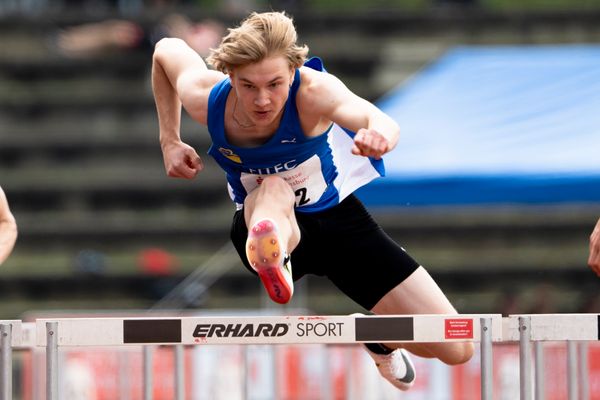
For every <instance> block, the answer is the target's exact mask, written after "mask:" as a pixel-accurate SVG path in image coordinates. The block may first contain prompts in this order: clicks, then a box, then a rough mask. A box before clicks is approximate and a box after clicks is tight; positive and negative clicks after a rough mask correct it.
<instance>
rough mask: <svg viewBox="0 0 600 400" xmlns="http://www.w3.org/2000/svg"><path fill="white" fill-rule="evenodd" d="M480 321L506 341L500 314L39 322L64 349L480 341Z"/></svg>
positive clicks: (40, 336) (496, 338)
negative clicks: (52, 328)
mask: <svg viewBox="0 0 600 400" xmlns="http://www.w3.org/2000/svg"><path fill="white" fill-rule="evenodd" d="M481 318H490V319H491V320H492V325H491V328H492V329H491V331H492V341H501V340H502V316H501V315H500V314H461V315H412V316H400V315H386V316H380V315H378V316H371V315H370V316H360V315H350V316H261V317H233V316H227V317H182V318H59V319H38V320H36V324H37V332H38V335H37V344H38V345H39V346H45V345H46V336H45V335H43V334H40V332H45V330H46V323H47V322H56V323H57V341H58V345H59V346H118V345H135V344H138V345H139V344H178V343H181V344H304V343H305V344H311V343H312V344H316V343H324V344H326V343H332V344H333V343H336V344H344V343H364V342H384V343H385V342H449V341H480V337H481V325H480V319H481Z"/></svg>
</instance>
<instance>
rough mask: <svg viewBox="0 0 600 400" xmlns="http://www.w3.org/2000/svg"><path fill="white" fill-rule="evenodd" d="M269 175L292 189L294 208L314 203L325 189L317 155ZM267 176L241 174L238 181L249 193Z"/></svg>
mask: <svg viewBox="0 0 600 400" xmlns="http://www.w3.org/2000/svg"><path fill="white" fill-rule="evenodd" d="M271 175H276V176H279V177H281V178H283V179H284V180H285V181H286V182H287V183H288V184H289V185H290V186H291V187H292V190H294V193H295V194H296V207H302V206H306V205H309V204H314V203H316V202H317V201H318V200H319V199H320V198H321V196H322V195H323V193H325V190H326V189H327V184H326V183H325V178H324V177H323V173H322V172H321V159H320V158H319V157H318V156H317V155H314V156H312V157H311V158H309V159H308V160H306V161H304V162H303V163H301V164H298V165H297V166H296V167H294V168H292V169H289V170H287V171H282V172H278V173H276V174H271ZM267 176H270V175H263V174H251V173H246V172H242V174H241V176H240V180H241V182H242V185H243V186H244V189H246V192H247V193H250V192H252V191H253V190H254V189H256V188H257V187H258V186H259V185H260V184H261V183H262V181H263V179H264V178H265V177H267Z"/></svg>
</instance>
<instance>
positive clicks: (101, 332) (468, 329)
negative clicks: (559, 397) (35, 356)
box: [36, 314, 503, 400]
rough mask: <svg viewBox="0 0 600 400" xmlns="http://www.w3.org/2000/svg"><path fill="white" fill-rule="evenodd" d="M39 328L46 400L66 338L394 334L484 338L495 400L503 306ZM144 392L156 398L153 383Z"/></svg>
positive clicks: (411, 338) (411, 339) (487, 398)
mask: <svg viewBox="0 0 600 400" xmlns="http://www.w3.org/2000/svg"><path fill="white" fill-rule="evenodd" d="M36 330H37V332H39V334H38V335H37V345H38V346H45V347H46V357H47V361H46V368H47V371H46V374H47V378H46V382H47V386H46V399H47V400H58V399H59V393H58V349H59V347H63V346H123V345H143V346H148V345H219V344H225V345H228V344H242V345H247V344H270V345H273V344H352V343H393V342H403V343H427V342H436V343H441V342H480V345H481V374H482V375H481V376H482V384H481V398H482V400H491V399H492V342H500V341H502V330H503V322H502V316H501V315H500V314H460V315H386V316H381V315H377V316H374V315H369V316H361V315H348V316H262V317H175V318H164V317H161V318H60V319H38V320H36ZM41 332H46V335H45V336H44V335H42V334H41ZM144 379H151V377H150V376H147V375H146V374H145V376H144ZM145 387H146V385H145ZM144 399H151V390H146V391H145V395H144Z"/></svg>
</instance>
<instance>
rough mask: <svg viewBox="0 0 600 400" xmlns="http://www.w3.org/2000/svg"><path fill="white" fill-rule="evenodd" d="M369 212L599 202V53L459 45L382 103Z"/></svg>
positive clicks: (366, 191)
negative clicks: (382, 132)
mask: <svg viewBox="0 0 600 400" xmlns="http://www.w3.org/2000/svg"><path fill="white" fill-rule="evenodd" d="M377 105H378V106H379V107H380V108H381V109H382V110H383V111H385V112H386V113H387V114H389V115H391V116H392V117H393V118H394V119H395V120H396V121H397V122H398V123H399V125H400V128H401V137H400V142H399V143H398V146H397V147H396V149H395V150H394V151H393V152H391V153H390V154H388V155H386V156H385V163H386V177H384V178H380V179H377V180H376V181H374V182H372V183H371V184H369V185H368V186H367V187H365V188H362V189H360V190H359V191H358V195H359V197H360V198H361V199H362V200H363V201H364V202H365V203H366V204H368V205H372V206H404V205H468V204H554V203H582V202H583V203H586V202H594V203H600V46H587V45H585V46H584V45H568V46H518V47H514V46H507V47H470V46H469V47H458V48H455V49H452V50H450V51H449V52H447V53H446V54H445V55H444V56H442V57H441V58H440V59H438V60H437V61H436V62H435V63H433V64H431V65H429V66H428V67H427V68H425V69H424V70H423V71H421V72H420V73H419V74H417V75H416V76H415V77H414V78H413V79H411V80H410V81H408V82H407V83H405V84H403V85H401V86H400V87H398V88H397V89H395V90H393V91H392V92H391V93H389V94H388V95H386V96H385V97H384V98H383V99H381V101H379V102H378V104H377Z"/></svg>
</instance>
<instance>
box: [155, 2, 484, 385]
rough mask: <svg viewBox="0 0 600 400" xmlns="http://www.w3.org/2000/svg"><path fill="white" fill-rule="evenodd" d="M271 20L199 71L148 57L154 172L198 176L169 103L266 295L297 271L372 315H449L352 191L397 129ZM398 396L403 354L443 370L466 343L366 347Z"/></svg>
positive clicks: (175, 45)
mask: <svg viewBox="0 0 600 400" xmlns="http://www.w3.org/2000/svg"><path fill="white" fill-rule="evenodd" d="M296 40H297V34H296V30H295V28H294V25H293V22H292V20H291V19H290V18H289V17H288V16H286V15H285V14H284V13H278V12H270V13H260V14H258V13H253V14H252V15H250V16H249V17H248V18H247V19H246V20H244V21H243V22H242V24H241V25H240V26H238V27H236V28H234V29H230V30H229V33H228V34H227V35H226V36H225V37H224V38H223V40H222V42H221V44H220V46H219V47H218V48H217V49H214V50H212V52H211V54H210V56H209V57H208V59H207V61H208V63H209V64H211V65H212V67H213V68H214V69H208V68H207V66H206V64H205V63H204V61H203V60H202V58H201V57H200V56H198V54H196V53H195V52H194V51H193V50H192V49H190V48H189V47H188V46H187V45H186V44H185V43H184V42H183V41H181V40H178V39H163V40H161V41H160V42H159V43H158V44H157V45H156V48H155V52H154V57H153V71H152V84H153V91H154V98H155V102H156V106H157V111H158V120H159V130H160V144H161V148H162V152H163V158H164V163H165V168H166V171H167V174H168V175H169V176H171V177H178V178H186V179H192V178H194V177H195V176H196V174H198V172H200V171H201V170H202V168H203V164H202V160H201V159H200V157H199V156H198V154H197V153H196V151H195V150H194V149H193V148H192V147H190V146H189V145H187V144H185V143H183V142H182V141H181V138H180V132H179V130H180V122H181V107H182V106H183V108H185V110H186V111H187V113H188V114H189V115H190V116H191V117H192V118H193V119H194V120H195V121H197V122H198V123H200V124H203V125H207V126H208V131H209V133H210V136H211V139H212V146H211V147H210V149H209V151H208V153H209V154H210V155H211V156H212V157H214V159H215V160H216V162H217V163H218V164H219V165H220V166H221V168H222V169H223V170H224V171H225V173H226V177H227V184H228V190H229V193H230V195H231V198H232V200H233V202H234V203H235V204H236V208H237V211H236V212H235V214H234V216H233V223H232V229H231V239H232V241H233V244H234V245H235V247H236V249H237V250H238V252H239V254H240V257H241V259H242V261H243V263H244V265H245V266H246V268H248V269H249V270H250V271H252V272H253V273H255V274H257V275H258V276H259V278H260V279H261V281H262V283H263V285H264V287H265V289H266V290H267V292H268V294H269V296H270V297H271V299H272V300H273V301H275V302H277V303H287V302H288V301H289V300H290V298H291V297H292V295H293V290H294V281H295V280H298V279H300V278H301V277H302V276H303V275H305V274H316V275H320V276H325V277H327V278H328V279H330V280H331V281H332V282H333V283H334V284H335V285H336V286H337V287H338V288H339V289H340V290H341V291H342V292H343V293H345V294H346V295H348V296H349V297H350V298H352V299H353V300H354V301H356V302H357V303H358V304H360V305H362V306H363V307H364V308H366V309H367V310H371V311H372V312H373V313H375V314H434V313H436V314H454V313H456V310H455V309H454V307H453V306H452V305H451V304H450V302H449V301H448V299H447V298H446V296H445V295H444V294H443V293H442V291H441V290H440V288H439V287H438V286H437V284H436V283H435V282H434V281H433V279H432V278H431V276H430V275H429V273H428V272H427V271H426V270H425V269H424V268H423V267H422V266H420V265H419V264H418V263H417V262H416V261H414V260H413V259H412V258H411V257H410V256H409V255H408V254H407V253H406V252H405V251H404V249H402V248H401V247H400V246H399V245H398V244H396V243H394V241H392V240H391V239H390V238H389V237H388V236H387V235H386V234H385V232H384V231H383V230H382V229H381V227H379V225H378V224H377V223H376V222H375V221H374V220H373V218H372V217H371V216H370V215H369V213H368V212H367V210H366V209H365V208H364V206H363V205H362V204H361V202H360V201H359V200H358V199H357V198H356V197H355V196H354V195H353V194H352V193H353V192H354V191H355V190H356V189H357V188H359V187H361V186H363V185H365V184H367V183H368V182H370V181H371V180H373V179H374V178H376V177H379V176H382V175H383V173H384V168H383V160H382V156H383V155H384V154H386V153H388V152H390V151H391V150H392V149H394V147H396V144H397V142H398V138H399V132H400V129H399V127H398V124H397V123H396V122H395V121H393V120H392V119H391V118H390V117H389V116H387V115H386V114H384V113H383V112H382V111H380V110H379V109H378V108H377V107H375V106H374V105H373V104H371V103H369V102H368V101H366V100H364V99H362V98H360V97H358V96H356V95H355V94H354V93H352V92H351V91H350V90H349V89H348V88H347V87H346V86H345V85H344V84H343V83H342V82H341V81H340V80H339V79H337V78H336V77H335V76H333V75H331V74H329V73H327V72H326V71H325V69H324V68H323V65H322V63H321V61H320V60H319V59H316V58H312V59H310V60H308V61H306V56H307V53H308V48H307V47H306V46H300V45H298V44H297V43H296ZM366 347H367V348H368V352H369V354H370V355H371V356H372V357H373V359H374V360H375V362H376V364H377V366H378V368H379V371H380V373H381V374H382V376H384V377H385V378H386V379H387V380H388V381H390V382H391V383H392V384H393V385H395V386H396V387H398V388H399V389H401V390H407V389H409V388H410V387H411V386H412V384H413V382H414V380H415V371H414V367H413V365H412V362H411V361H410V358H409V356H408V353H407V351H406V350H408V351H410V352H412V353H413V354H416V355H419V356H422V357H435V358H438V359H440V360H442V361H443V362H445V363H448V364H460V363H464V362H466V361H468V360H469V359H470V358H471V356H472V354H473V346H472V344H471V343H425V344H402V345H400V344H385V345H383V344H368V345H366Z"/></svg>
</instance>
